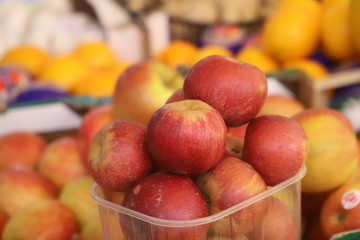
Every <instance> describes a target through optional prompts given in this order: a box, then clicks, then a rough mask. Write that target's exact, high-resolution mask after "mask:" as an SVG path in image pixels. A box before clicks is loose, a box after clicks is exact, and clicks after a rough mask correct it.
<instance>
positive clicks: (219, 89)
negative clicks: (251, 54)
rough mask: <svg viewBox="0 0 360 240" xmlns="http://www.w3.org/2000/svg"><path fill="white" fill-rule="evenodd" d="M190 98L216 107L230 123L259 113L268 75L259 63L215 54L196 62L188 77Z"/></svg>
mask: <svg viewBox="0 0 360 240" xmlns="http://www.w3.org/2000/svg"><path fill="white" fill-rule="evenodd" d="M183 89H184V92H185V97H186V98H187V99H199V100H202V101H204V102H206V103H208V104H210V105H211V106H212V107H214V108H215V109H216V110H217V111H219V112H220V114H221V115H222V117H223V118H224V120H225V122H226V125H227V126H229V127H236V126H240V125H242V124H244V123H246V122H248V121H249V120H250V119H252V118H254V117H256V115H257V114H258V112H259V111H260V109H261V107H262V105H263V103H264V101H265V98H266V96H267V79H266V77H265V75H264V73H263V72H262V71H261V70H260V69H259V68H257V67H255V66H253V65H251V64H248V63H245V62H241V61H238V60H235V59H233V58H230V57H225V56H220V55H212V56H208V57H205V58H203V59H201V60H200V61H198V62H197V63H195V64H194V65H193V66H192V67H191V68H190V70H189V71H188V73H187V74H186V77H185V82H184V87H183Z"/></svg>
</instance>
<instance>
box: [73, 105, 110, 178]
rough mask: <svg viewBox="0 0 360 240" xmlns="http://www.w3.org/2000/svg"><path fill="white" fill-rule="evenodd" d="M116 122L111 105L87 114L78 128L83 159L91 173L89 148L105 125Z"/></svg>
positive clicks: (101, 106)
mask: <svg viewBox="0 0 360 240" xmlns="http://www.w3.org/2000/svg"><path fill="white" fill-rule="evenodd" d="M113 120H115V117H114V115H113V112H112V106H111V104H105V105H100V106H96V107H94V108H93V109H91V110H89V111H88V112H86V113H85V115H84V116H83V117H82V119H81V123H80V126H79V128H78V132H77V137H78V139H79V148H80V154H81V159H82V161H83V164H84V166H85V167H86V169H87V170H88V171H89V165H88V155H89V147H90V144H91V141H92V139H93V137H94V136H95V134H96V132H97V131H98V130H99V129H100V128H101V127H103V126H104V125H105V124H107V123H109V122H111V121H113Z"/></svg>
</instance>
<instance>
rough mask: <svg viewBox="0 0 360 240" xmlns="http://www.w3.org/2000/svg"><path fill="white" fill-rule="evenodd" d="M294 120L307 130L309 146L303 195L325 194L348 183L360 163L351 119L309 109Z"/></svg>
mask: <svg viewBox="0 0 360 240" xmlns="http://www.w3.org/2000/svg"><path fill="white" fill-rule="evenodd" d="M292 118H293V119H294V120H296V121H297V122H298V123H299V124H300V126H301V127H302V128H303V129H304V131H305V133H306V136H307V138H308V142H309V154H308V157H307V159H306V161H305V164H306V169H307V173H306V175H305V176H304V178H302V180H301V187H302V191H303V192H308V193H318V192H326V191H330V190H332V189H335V188H337V187H339V186H341V185H342V184H344V183H345V182H346V181H348V180H349V179H350V178H351V177H352V175H353V174H354V171H357V166H358V161H359V149H358V145H357V139H356V133H355V130H354V128H353V126H352V124H351V123H350V121H349V119H348V118H347V117H346V116H345V115H343V114H342V113H341V112H339V111H337V110H335V109H332V108H327V107H324V108H309V109H306V110H304V111H302V112H300V113H298V114H296V115H295V116H293V117H292ZM329 176H331V177H329Z"/></svg>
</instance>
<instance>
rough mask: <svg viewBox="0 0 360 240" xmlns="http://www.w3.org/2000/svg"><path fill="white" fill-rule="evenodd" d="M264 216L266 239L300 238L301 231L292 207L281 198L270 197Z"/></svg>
mask: <svg viewBox="0 0 360 240" xmlns="http://www.w3.org/2000/svg"><path fill="white" fill-rule="evenodd" d="M268 204H269V205H268V209H267V213H266V215H265V217H264V226H263V234H264V238H263V239H264V240H274V239H278V240H298V239H299V236H300V232H299V231H298V229H297V225H296V222H295V219H294V215H293V214H292V213H291V211H290V209H289V208H288V207H287V206H286V205H285V203H284V202H282V201H281V200H279V199H277V198H275V197H270V199H269V201H268Z"/></svg>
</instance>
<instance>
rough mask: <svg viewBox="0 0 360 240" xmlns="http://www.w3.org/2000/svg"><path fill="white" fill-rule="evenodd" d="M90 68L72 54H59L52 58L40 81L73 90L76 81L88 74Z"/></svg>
mask: <svg viewBox="0 0 360 240" xmlns="http://www.w3.org/2000/svg"><path fill="white" fill-rule="evenodd" d="M89 72H90V68H89V66H88V65H86V64H85V63H84V62H82V61H81V60H80V59H78V58H76V57H75V56H72V55H59V56H56V57H54V58H52V59H51V60H50V61H49V62H48V64H46V65H45V67H44V69H43V70H42V71H41V73H40V75H39V81H42V82H48V83H52V84H54V85H56V86H58V87H62V88H64V89H65V90H67V91H71V90H72V88H73V87H74V86H75V84H76V82H77V81H79V80H80V79H82V78H84V77H85V76H87V75H88V74H89Z"/></svg>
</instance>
